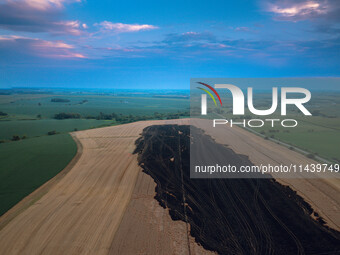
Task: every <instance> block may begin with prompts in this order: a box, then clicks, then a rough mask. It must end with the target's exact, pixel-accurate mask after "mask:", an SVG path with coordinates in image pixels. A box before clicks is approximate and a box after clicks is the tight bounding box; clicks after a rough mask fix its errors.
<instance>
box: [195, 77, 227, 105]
mask: <svg viewBox="0 0 340 255" xmlns="http://www.w3.org/2000/svg"><path fill="white" fill-rule="evenodd" d="M197 83H199V84H201V85H203V86H206V87H207V88H209V89H211V91H212V92H214V94H215V95H216V96H217V98H218V100H219V101H220V104H221V106H222V100H221V98H220V95H219V94H218V93H217V91H216V90H215V89H214V88H213V87H211V86H210V85H208V84H206V83H203V82H197ZM197 88H198V89H200V90H203V91H204V92H205V93H207V94H208V95H209V96H210V97H211V98H212V100H213V101H214V103H215V106H217V103H216V100H215V97H214V96H213V94H211V92H210V91H209V90H207V89H204V88H200V87H197Z"/></svg>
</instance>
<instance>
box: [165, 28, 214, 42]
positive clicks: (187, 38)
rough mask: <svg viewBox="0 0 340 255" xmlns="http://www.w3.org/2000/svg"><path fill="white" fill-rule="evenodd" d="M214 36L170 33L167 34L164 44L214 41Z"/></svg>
mask: <svg viewBox="0 0 340 255" xmlns="http://www.w3.org/2000/svg"><path fill="white" fill-rule="evenodd" d="M214 40H215V36H214V35H212V34H211V33H208V32H192V31H190V32H185V33H181V34H178V33H172V34H167V35H166V36H165V39H164V40H163V42H164V43H168V44H173V43H187V42H199V41H205V42H207V41H209V42H210V41H214Z"/></svg>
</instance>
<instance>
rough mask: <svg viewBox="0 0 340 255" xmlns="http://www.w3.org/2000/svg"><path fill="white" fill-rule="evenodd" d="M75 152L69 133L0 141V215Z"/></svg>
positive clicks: (36, 186) (50, 176) (51, 175)
mask: <svg viewBox="0 0 340 255" xmlns="http://www.w3.org/2000/svg"><path fill="white" fill-rule="evenodd" d="M76 152H77V146H76V143H75V142H74V141H73V139H72V138H71V136H70V135H69V134H60V135H53V136H42V137H37V138H31V139H25V140H21V141H16V142H9V143H2V144H0V201H1V203H0V215H2V214H4V213H5V212H6V211H7V210H9V209H10V208H11V207H12V206H14V205H15V204H16V203H18V202H19V201H20V200H21V199H23V198H24V197H25V196H27V195H29V194H30V193H31V192H33V191H34V190H35V189H37V188H38V187H39V186H41V185H42V184H44V183H45V182H46V181H48V180H49V179H51V178H52V177H54V176H55V175H56V174H57V173H59V172H60V171H61V170H62V169H64V168H65V166H66V165H67V164H68V163H69V162H70V161H71V160H72V158H73V157H74V155H75V154H76Z"/></svg>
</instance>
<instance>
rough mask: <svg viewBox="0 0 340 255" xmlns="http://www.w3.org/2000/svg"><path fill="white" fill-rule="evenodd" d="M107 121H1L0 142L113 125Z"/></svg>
mask: <svg viewBox="0 0 340 255" xmlns="http://www.w3.org/2000/svg"><path fill="white" fill-rule="evenodd" d="M111 123H112V121H107V120H84V119H67V120H55V119H42V120H9V121H0V140H10V139H11V138H12V137H13V135H18V136H20V137H22V136H26V137H28V138H30V137H36V136H42V135H46V134H47V133H48V132H49V131H52V130H55V131H56V132H58V133H66V132H71V131H74V130H75V129H77V130H84V129H90V128H95V127H100V126H104V125H109V124H111Z"/></svg>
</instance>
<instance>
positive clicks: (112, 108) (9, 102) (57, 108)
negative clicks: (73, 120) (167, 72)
mask: <svg viewBox="0 0 340 255" xmlns="http://www.w3.org/2000/svg"><path fill="white" fill-rule="evenodd" d="M3 97H4V96H3ZM6 97H7V98H2V99H1V98H0V111H3V112H6V113H8V114H9V115H10V117H11V118H15V119H27V118H36V116H37V115H41V117H42V118H44V119H45V118H53V117H54V115H55V114H57V113H60V112H67V113H79V114H80V115H82V117H87V116H98V114H99V113H100V112H103V113H105V114H111V113H113V112H114V113H116V114H124V115H129V114H132V115H151V114H154V112H159V113H168V112H177V111H183V110H188V108H189V100H188V99H182V98H157V97H152V96H145V97H139V96H130V97H128V96H109V95H101V96H99V95H69V94H67V95H45V96H44V97H43V96H40V97H38V96H33V97H32V98H29V97H22V96H21V95H17V96H11V97H10V98H9V96H6ZM55 98H60V99H65V100H68V101H69V102H51V100H52V99H55Z"/></svg>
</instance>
